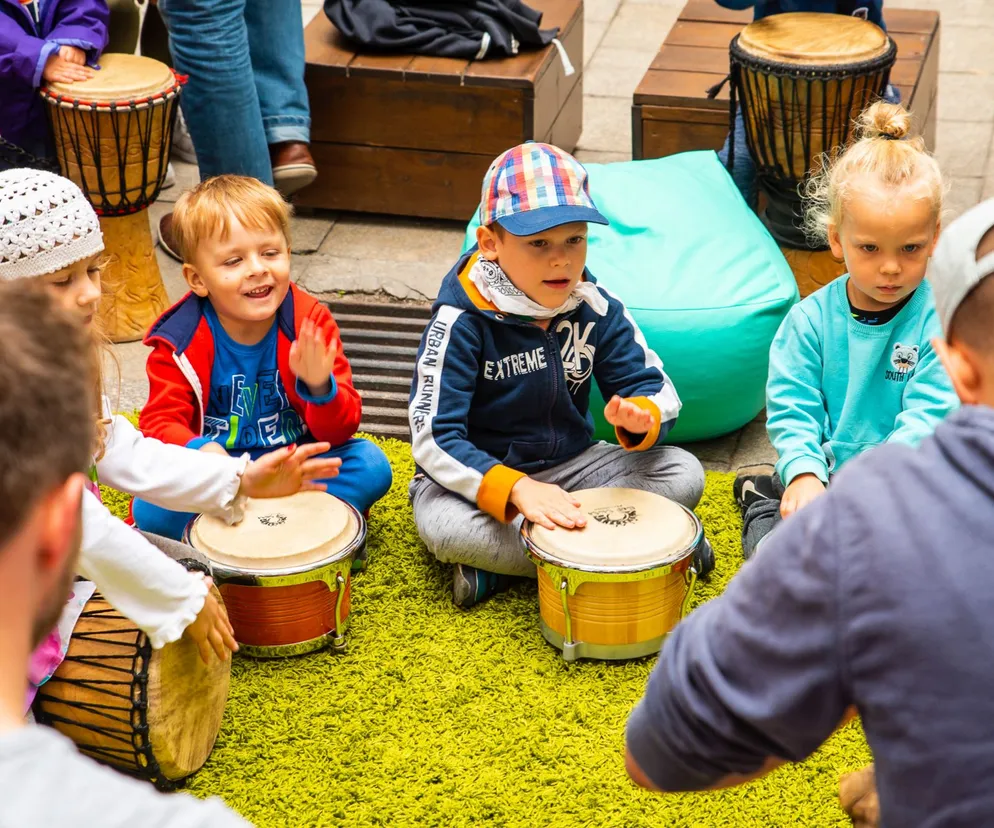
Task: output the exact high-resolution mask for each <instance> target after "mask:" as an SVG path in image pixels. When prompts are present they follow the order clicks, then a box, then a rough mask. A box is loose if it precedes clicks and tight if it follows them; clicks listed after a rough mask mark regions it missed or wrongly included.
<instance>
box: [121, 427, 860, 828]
mask: <svg viewBox="0 0 994 828" xmlns="http://www.w3.org/2000/svg"><path fill="white" fill-rule="evenodd" d="M377 442H379V443H380V445H381V446H382V447H383V449H384V450H385V451H386V452H387V455H388V456H389V457H390V461H391V463H392V464H393V468H394V485H393V488H392V489H391V491H390V493H389V494H388V495H387V497H386V498H384V499H383V501H381V502H380V503H379V504H378V505H377V506H375V507H374V509H373V515H372V520H371V526H370V535H369V569H368V570H367V571H366V572H365V573H363V574H360V575H359V576H357V577H356V579H355V582H354V587H353V609H352V625H351V629H350V631H349V646H348V652H347V653H346V654H344V655H332V654H330V653H319V654H314V655H310V656H302V657H298V658H293V659H287V660H282V661H254V660H252V659H249V658H243V657H238V658H236V659H235V662H234V666H233V671H232V682H231V694H230V696H229V699H228V705H227V708H226V710H225V718H224V724H223V727H222V730H221V734H220V737H219V738H218V741H217V746H216V747H215V749H214V753H213V755H212V756H211V758H210V760H209V761H208V763H207V765H206V766H205V767H204V769H203V770H202V771H201V772H200V773H199V774H197V775H196V776H195V777H194V778H193V779H191V780H190V782H189V783H188V786H187V789H188V790H189V791H191V792H193V793H194V794H196V795H198V796H210V795H216V796H220V797H222V798H223V799H224V800H225V801H226V802H227V803H228V804H229V805H230V806H231V807H233V808H234V809H236V810H237V811H239V812H240V813H241V814H242V815H243V816H245V817H246V818H247V819H249V820H251V821H253V822H254V823H255V824H256V825H258V826H260V828H267V827H268V826H295V828H296V826H340V825H341V826H353V825H355V826H377V825H382V826H406V825H439V826H463V825H494V826H522V828H524V826H529V827H530V826H538V825H553V826H598V827H600V826H617V828H634V826H709V827H710V826H753V825H754V826H798V825H803V826H825V825H840V826H841V825H847V824H849V823H848V820H847V819H846V818H845V816H844V815H843V813H842V812H841V810H840V809H839V807H838V804H837V798H836V796H837V791H838V778H839V774H840V773H842V772H845V771H847V770H852V769H856V768H859V767H861V766H862V765H864V764H866V763H867V762H869V761H870V754H869V750H868V748H867V745H866V742H865V740H864V738H863V734H862V731H861V729H860V728H859V725H858V723H853V724H850V725H849V726H847V727H846V728H844V729H843V730H842V731H840V732H839V733H837V734H836V735H835V736H834V737H833V738H832V739H831V740H830V741H829V742H828V744H826V745H825V746H824V747H823V748H822V749H821V750H820V751H819V752H818V753H817V754H815V755H814V756H813V757H811V758H810V759H809V760H808V761H807V762H805V763H803V764H801V765H796V766H787V767H784V768H781V769H780V770H778V771H777V772H775V773H773V774H771V775H770V776H767V777H766V778H764V779H761V780H758V781H756V782H753V783H751V784H749V785H746V786H744V787H740V788H736V789H731V790H727V791H720V792H715V793H706V794H681V795H667V796H658V795H653V794H648V793H645V792H643V791H641V790H638V789H636V788H635V787H634V786H633V785H632V784H631V783H630V782H629V781H628V778H627V776H626V775H625V770H624V763H623V758H622V757H623V749H624V725H625V720H626V718H627V716H628V713H629V711H630V710H631V709H632V707H633V706H634V704H635V703H636V702H637V701H638V699H639V697H640V696H641V694H642V691H643V688H644V686H645V682H646V679H647V678H648V676H649V672H650V670H651V669H652V666H653V664H654V663H655V659H643V660H641V661H637V662H631V663H620V664H618V663H610V664H609V663H597V662H580V663H575V664H566V663H565V662H564V661H563V660H562V658H561V656H560V654H559V652H558V651H557V650H555V649H553V648H552V647H551V646H549V645H548V644H547V643H546V642H545V640H544V639H543V638H542V636H541V633H540V632H539V626H538V599H537V596H536V588H535V585H534V583H526V584H522V585H521V586H518V587H516V588H515V589H513V590H512V591H510V592H508V593H506V594H503V595H500V596H497V597H495V598H494V599H492V600H491V601H488V602H486V603H485V604H482V605H480V606H479V607H476V608H474V609H472V610H470V611H468V612H465V611H461V610H458V609H456V608H455V607H453V605H452V602H451V598H450V590H451V572H450V570H449V569H448V568H447V567H443V566H440V565H439V564H437V563H436V562H435V561H434V559H433V558H431V557H430V556H429V554H428V553H427V552H426V551H425V549H424V547H423V546H422V545H421V543H420V541H419V539H418V535H417V532H416V530H415V528H414V523H413V520H412V516H411V508H410V506H409V504H408V501H407V484H408V481H409V480H410V478H411V475H412V474H413V468H414V467H413V462H412V460H411V454H410V447H409V446H408V445H406V444H404V443H401V442H398V441H396V440H386V441H377ZM732 479H733V475H731V474H708V480H707V488H706V490H705V494H704V499H703V501H702V502H701V505H700V507H699V508H698V514H699V515H700V517H701V519H702V520H703V521H704V524H705V526H706V527H707V530H708V533H709V537H710V538H711V541H712V544H713V545H714V548H715V552H716V553H717V558H718V565H717V568H716V570H715V572H714V574H713V575H712V576H711V578H710V580H709V582H708V583H703V584H701V585H699V587H698V591H697V601H696V602H695V603H700V602H702V601H706V600H707V599H709V598H712V597H714V596H715V595H717V594H718V593H719V592H721V590H722V589H723V588H724V586H725V584H726V583H727V582H728V579H729V578H730V577H731V576H732V575H733V574H734V572H735V571H736V570H737V569H738V568H739V566H740V565H741V564H742V556H741V547H740V544H739V533H740V531H741V522H740V519H739V515H738V512H737V509H736V507H735V503H734V501H733V498H732V493H731V486H732ZM107 495H108V502H109V505H112V506H114V505H115V504H116V505H117V506H118V508H120V505H121V503H122V501H121V499H120V496H119V495H117V498H116V499H115V495H116V493H110V492H107Z"/></svg>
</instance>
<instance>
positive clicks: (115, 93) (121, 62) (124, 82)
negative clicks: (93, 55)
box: [48, 53, 176, 103]
mask: <svg viewBox="0 0 994 828" xmlns="http://www.w3.org/2000/svg"><path fill="white" fill-rule="evenodd" d="M175 85H176V78H175V76H174V75H173V73H172V70H171V69H170V68H169V67H168V66H166V64H164V63H161V62H159V61H157V60H152V58H147V57H139V56H138V55H119V54H113V53H112V54H107V55H101V57H100V70H99V71H98V72H96V73H95V74H94V75H93V77H92V78H90V80H86V81H78V82H76V83H51V84H49V85H48V91H49V92H51V93H52V94H53V95H62V96H64V97H67V98H73V99H76V100H79V101H85V102H88V103H123V102H126V101H137V100H141V99H142V98H148V97H150V96H152V95H158V94H160V93H162V92H165V91H166V90H167V89H172V87H174V86H175Z"/></svg>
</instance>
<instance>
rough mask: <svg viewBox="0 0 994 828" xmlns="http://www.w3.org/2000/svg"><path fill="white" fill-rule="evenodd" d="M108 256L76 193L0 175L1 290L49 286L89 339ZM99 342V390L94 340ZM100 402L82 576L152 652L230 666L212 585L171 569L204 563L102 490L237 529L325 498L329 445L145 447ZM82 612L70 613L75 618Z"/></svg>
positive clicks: (58, 652)
mask: <svg viewBox="0 0 994 828" xmlns="http://www.w3.org/2000/svg"><path fill="white" fill-rule="evenodd" d="M103 247H104V245H103V236H102V234H101V232H100V223H99V221H98V219H97V216H96V213H94V211H93V208H92V207H91V206H90V204H89V202H88V201H87V200H86V198H85V197H84V195H83V193H82V192H81V191H80V190H79V188H78V187H76V185H75V184H73V183H72V182H70V181H68V180H67V179H65V178H61V177H60V176H57V175H53V174H51V173H47V172H40V171H37V170H22V169H18V170H8V171H6V172H0V280H4V281H9V280H11V279H25V278H30V279H39V280H41V281H42V282H43V283H44V284H45V286H46V288H47V290H48V291H49V292H50V293H51V294H52V295H53V296H55V297H57V299H58V302H59V304H60V305H61V306H62V307H63V308H65V309H66V310H68V311H70V312H71V313H72V314H74V315H75V316H76V317H77V318H78V319H79V320H80V322H81V323H82V324H84V325H86V326H88V328H89V329H91V330H93V329H94V328H95V326H96V323H95V321H94V320H95V314H96V310H97V305H98V303H99V300H100V258H101V254H102V252H103ZM92 341H93V355H92V358H93V362H94V370H95V374H96V376H97V378H98V382H99V377H100V371H99V366H100V361H101V347H100V338H99V334H98V333H97V332H96V331H94V335H93V337H92ZM100 391H101V393H98V395H97V399H98V400H99V405H100V408H101V410H99V411H95V412H94V416H95V417H96V418H97V420H98V422H99V427H98V429H97V432H98V445H97V446H95V447H94V452H93V467H92V468H91V472H90V477H91V480H92V482H93V485H92V487H91V489H90V491H89V492H87V493H85V494H84V500H83V541H82V549H81V554H80V559H79V565H78V572H79V574H80V575H82V576H83V577H84V578H87V579H89V580H91V581H92V582H93V583H94V584H96V587H97V588H98V589H99V590H100V591H101V593H103V595H104V597H105V598H106V599H107V600H108V601H109V602H110V603H111V604H112V605H114V607H115V608H116V609H118V610H119V611H120V612H121V613H122V614H123V615H125V616H127V617H128V618H130V619H131V620H132V621H134V622H135V623H136V624H137V625H138V626H139V627H140V628H141V629H142V630H143V631H144V632H145V633H146V634H147V635H148V637H149V640H150V642H151V645H152V647H153V648H159V647H162V646H164V645H165V644H168V643H170V642H172V641H175V640H177V639H178V638H179V637H180V636H181V635H183V634H184V631H185V632H186V634H187V635H189V636H190V637H191V638H192V639H193V640H194V641H195V642H196V643H197V645H198V647H199V649H200V653H201V656H202V658H203V659H204V661H208V660H209V659H210V652H211V650H212V649H213V650H214V652H215V653H216V654H217V656H218V657H219V658H222V659H226V658H227V653H228V650H237V648H238V647H237V644H236V643H235V640H234V637H233V635H232V629H231V625H230V624H229V622H228V618H227V615H226V613H225V611H224V608H223V607H222V606H221V605H220V604H219V603H218V602H217V601H215V599H214V598H213V597H212V595H211V593H210V579H209V578H205V577H203V575H202V574H199V573H191V572H188V571H187V570H186V569H185V568H184V567H182V566H181V565H180V564H178V563H177V562H176V561H175V560H173V559H172V558H177V559H183V558H196V557H198V556H197V553H195V552H194V550H192V549H190V548H189V547H185V546H184V545H182V544H178V543H176V542H175V541H168V540H166V539H163V538H156V537H155V536H149V535H143V534H142V533H139V532H138V531H136V530H135V529H132V528H131V527H129V526H127V525H126V524H125V523H124V522H123V521H121V520H119V519H117V518H115V517H114V516H113V515H111V513H110V512H109V511H108V510H107V509H106V508H105V507H104V506H103V504H102V503H101V502H100V499H99V497H100V492H99V488H98V486H97V481H98V480H99V481H100V482H103V483H106V484H108V485H109V486H112V487H114V488H116V489H119V490H121V491H124V492H126V493H128V494H131V495H140V496H141V497H142V498H144V499H145V500H147V501H150V502H153V503H155V504H157V505H160V506H162V507H164V508H168V509H177V510H183V511H189V512H208V513H211V514H214V515H218V516H220V517H223V518H224V519H226V520H227V521H229V522H231V523H234V522H237V521H238V520H240V518H241V515H242V512H243V507H244V499H245V497H279V496H284V495H290V494H293V493H295V492H297V491H299V490H304V489H323V488H324V486H323V485H321V484H318V483H315V482H314V481H315V480H317V479H319V478H328V477H332V476H334V475H335V474H336V473H337V467H338V465H339V464H340V462H341V461H339V460H335V459H315V458H314V455H317V454H321V453H322V452H325V451H327V450H328V449H329V446H328V444H327V443H313V444H310V445H306V446H301V447H299V448H296V449H294V448H293V447H290V448H283V449H279V450H277V451H273V452H271V453H269V454H267V455H264V456H263V457H260V458H259V459H258V460H255V461H253V462H250V461H249V460H248V458H247V457H243V458H235V457H222V456H219V455H216V454H207V453H204V452H198V451H193V450H190V449H186V448H182V447H180V446H172V445H166V444H164V443H161V442H159V441H158V440H154V439H151V438H147V437H143V436H142V435H141V433H140V432H138V431H137V429H135V428H134V427H133V426H132V425H131V424H130V423H129V422H128V421H127V420H126V419H125V418H123V417H120V416H112V415H111V413H110V408H109V404H108V402H107V399H106V397H104V396H103V395H102V389H100ZM153 544H155V545H153ZM156 547H158V548H156ZM160 550H162V551H165V552H167V554H166V555H164V554H162V551H160ZM84 600H85V599H84ZM77 603H82V602H77ZM80 610H81V606H77V607H75V608H73V609H72V610H71V611H72V612H74V613H75V614H76V616H77V617H78V614H79V611H80ZM67 611H70V609H69V608H67ZM74 621H75V619H73V618H70V619H66V618H65V617H64V618H63V620H62V622H61V623H60V625H59V629H61V630H63V631H65V630H66V629H67V628H68V629H71V628H72V624H73V623H74ZM67 646H68V636H67V635H63V636H61V637H59V638H57V639H56V640H55V641H54V642H53V641H52V639H51V638H50V639H49V640H48V641H47V642H46V643H45V644H43V645H42V646H41V647H40V648H39V651H38V652H37V653H36V659H35V661H36V664H35V665H34V666H35V667H36V668H37V669H35V670H33V675H32V683H33V684H34V685H35V686H37V685H38V684H40V683H42V682H43V681H44V680H45V679H47V678H48V676H49V675H51V673H53V672H54V670H55V668H56V667H57V666H58V663H59V662H60V661H61V657H62V656H64V654H65V649H66V647H67ZM29 695H30V694H29Z"/></svg>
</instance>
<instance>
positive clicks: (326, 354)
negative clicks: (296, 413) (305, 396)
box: [290, 319, 337, 397]
mask: <svg viewBox="0 0 994 828" xmlns="http://www.w3.org/2000/svg"><path fill="white" fill-rule="evenodd" d="M336 356H337V354H336V353H335V348H334V346H333V345H332V344H331V341H330V338H329V337H326V335H325V330H324V329H323V328H322V327H320V326H319V325H318V324H317V323H315V322H314V320H312V319H305V320H304V321H303V323H302V324H301V326H300V334H299V335H298V336H297V339H296V340H294V343H293V344H292V345H291V346H290V370H291V371H293V373H294V374H295V375H296V376H297V377H299V378H300V381H301V382H302V383H304V385H306V386H307V389H308V390H309V391H310V392H311V393H312V394H313V395H314V396H315V397H323V396H324V395H325V394H327V393H328V392H329V391H330V390H331V375H332V373H333V371H334V368H335V357H336Z"/></svg>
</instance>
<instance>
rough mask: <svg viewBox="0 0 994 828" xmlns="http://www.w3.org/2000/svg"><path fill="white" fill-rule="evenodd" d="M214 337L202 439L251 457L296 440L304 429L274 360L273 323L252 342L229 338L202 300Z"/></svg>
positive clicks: (215, 315)
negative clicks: (257, 339) (243, 343)
mask: <svg viewBox="0 0 994 828" xmlns="http://www.w3.org/2000/svg"><path fill="white" fill-rule="evenodd" d="M204 315H205V317H206V318H207V324H208V325H209V326H210V329H211V334H212V335H213V337H214V367H213V368H212V369H211V388H210V393H209V395H208V397H207V411H206V412H205V414H204V437H205V438H207V439H208V440H211V441H212V442H215V443H217V444H219V445H221V446H223V447H224V448H225V449H226V450H227V451H228V452H230V453H232V454H240V453H242V452H245V451H247V452H249V453H250V454H251V455H253V456H255V455H257V454H261V453H263V452H266V451H270V450H272V449H274V448H279V447H280V446H287V445H290V444H292V443H296V442H298V441H299V440H300V438H301V437H303V436H304V434H305V432H306V427H305V425H304V423H303V422H302V421H301V419H300V415H298V414H297V412H296V411H295V410H294V409H293V406H291V405H290V400H289V399H288V398H287V395H286V389H285V388H284V387H283V380H282V379H281V378H280V372H279V367H278V365H277V361H276V335H277V324H276V322H275V321H274V322H273V326H272V328H270V330H269V333H267V334H266V335H265V337H263V339H262V340H261V341H260V342H258V343H256V344H255V345H242V344H240V343H238V342H235V341H234V340H233V339H232V338H231V337H230V336H228V334H227V332H226V331H225V330H224V328H223V327H222V325H221V321H220V320H219V319H218V318H217V313H216V312H215V311H214V308H213V307H211V305H210V303H206V307H205V313H204Z"/></svg>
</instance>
